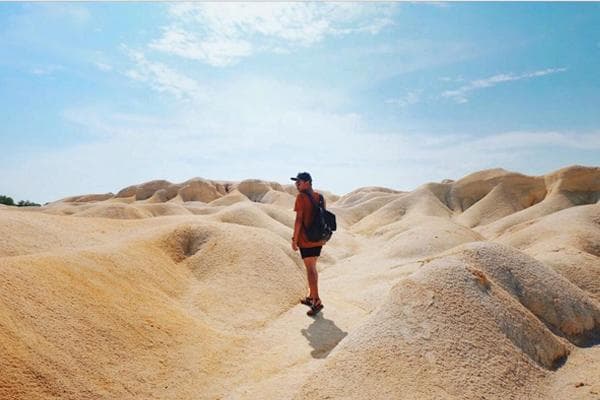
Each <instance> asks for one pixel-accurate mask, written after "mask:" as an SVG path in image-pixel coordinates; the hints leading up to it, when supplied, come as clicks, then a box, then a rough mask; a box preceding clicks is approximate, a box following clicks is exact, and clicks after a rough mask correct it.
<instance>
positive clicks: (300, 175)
mask: <svg viewBox="0 0 600 400" xmlns="http://www.w3.org/2000/svg"><path fill="white" fill-rule="evenodd" d="M290 179H291V180H293V181H307V182H312V178H311V176H310V174H309V173H308V172H298V175H296V177H295V178H290Z"/></svg>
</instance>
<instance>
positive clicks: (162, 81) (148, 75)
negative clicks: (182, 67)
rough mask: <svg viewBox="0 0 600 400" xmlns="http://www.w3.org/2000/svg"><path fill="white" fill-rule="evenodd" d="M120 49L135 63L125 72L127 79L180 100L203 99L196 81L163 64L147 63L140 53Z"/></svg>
mask: <svg viewBox="0 0 600 400" xmlns="http://www.w3.org/2000/svg"><path fill="white" fill-rule="evenodd" d="M121 48H122V49H123V50H124V51H125V53H126V54H127V55H128V56H129V57H130V58H131V59H132V60H133V61H134V63H135V66H134V67H133V68H131V69H129V70H127V71H126V72H125V75H126V76H128V77H129V78H131V79H133V80H136V81H139V82H144V83H146V84H148V85H150V87H151V88H152V89H154V90H156V91H158V92H161V93H169V94H171V95H173V96H175V97H176V98H178V99H181V100H187V99H200V98H202V97H203V91H202V88H201V87H200V84H199V83H198V82H197V81H196V80H194V79H192V78H190V77H188V76H186V75H184V74H182V73H180V72H178V71H176V70H174V69H172V68H170V67H169V66H167V65H165V64H163V63H159V62H152V61H149V60H148V59H146V56H145V54H144V53H143V52H141V51H137V50H132V49H129V48H128V47H127V46H125V45H122V46H121Z"/></svg>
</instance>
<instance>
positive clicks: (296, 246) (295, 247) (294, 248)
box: [292, 239, 298, 251]
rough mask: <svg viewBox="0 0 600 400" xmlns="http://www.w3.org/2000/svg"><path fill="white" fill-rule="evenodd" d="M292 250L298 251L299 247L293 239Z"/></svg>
mask: <svg viewBox="0 0 600 400" xmlns="http://www.w3.org/2000/svg"><path fill="white" fill-rule="evenodd" d="M292 250H294V251H298V245H297V244H296V242H294V240H293V239H292Z"/></svg>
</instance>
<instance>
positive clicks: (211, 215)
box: [0, 166, 600, 400]
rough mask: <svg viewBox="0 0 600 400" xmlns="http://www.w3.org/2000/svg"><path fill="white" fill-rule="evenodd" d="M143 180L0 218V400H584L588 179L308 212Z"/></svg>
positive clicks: (377, 197)
mask: <svg viewBox="0 0 600 400" xmlns="http://www.w3.org/2000/svg"><path fill="white" fill-rule="evenodd" d="M295 193H296V192H295V188H294V187H293V185H288V184H285V185H282V184H280V183H277V182H266V181H261V180H256V179H248V180H244V181H242V182H225V181H214V180H209V179H204V178H192V179H190V180H188V181H185V182H182V183H172V182H169V181H166V180H155V181H150V182H146V183H142V184H136V185H132V186H129V187H126V188H123V189H121V190H117V191H116V194H113V193H106V194H92V195H77V196H71V197H69V198H65V199H62V200H59V201H56V202H53V203H50V204H48V205H46V206H44V207H40V208H37V207H24V208H16V207H0V234H2V236H3V237H4V238H5V240H3V241H2V242H0V271H1V272H2V273H1V274H0V351H1V352H2V357H0V371H2V373H1V374H0V398H1V399H58V398H60V399H98V398H104V399H167V398H168V399H217V398H222V399H256V398H260V399H321V398H322V399H325V398H328V399H332V398H335V399H354V398H356V399H358V398H361V399H363V398H368V399H481V398H488V399H523V398H528V399H540V400H541V399H557V400H558V399H598V398H600V373H599V372H598V371H600V202H599V200H600V168H597V167H582V166H572V167H567V168H563V169H561V170H558V171H554V172H550V173H548V174H546V175H543V176H526V175H523V174H519V173H516V172H510V171H506V170H502V169H493V170H486V171H479V172H475V173H473V174H470V175H468V176H466V177H464V178H461V179H458V180H444V181H443V182H441V183H435V182H433V183H426V184H423V185H422V186H420V187H418V188H417V189H415V190H413V191H411V192H401V191H396V190H393V189H388V188H382V187H365V188H358V189H356V190H354V191H353V192H350V193H348V194H346V195H344V196H337V195H335V194H332V193H330V192H327V191H323V192H322V193H323V194H324V196H325V198H326V200H327V204H328V208H330V209H331V210H332V211H333V212H335V213H336V215H337V216H338V226H339V229H338V232H336V234H335V235H334V237H333V239H332V240H331V241H330V242H329V243H328V244H327V246H326V247H325V249H324V251H323V255H322V257H321V260H320V263H319V268H320V271H321V273H320V288H321V292H322V298H323V301H324V303H325V309H324V310H323V312H322V313H321V314H320V315H319V316H318V317H317V318H315V319H311V318H309V317H307V316H306V315H305V311H306V307H304V306H302V305H299V304H298V299H299V298H300V297H301V296H303V295H305V293H306V292H305V291H306V284H305V271H304V267H303V265H302V262H301V260H300V257H299V255H298V254H297V253H294V252H293V251H292V250H291V248H290V244H289V242H290V240H289V239H290V237H291V235H292V227H293V223H294V213H293V212H292V208H293V204H294V199H295Z"/></svg>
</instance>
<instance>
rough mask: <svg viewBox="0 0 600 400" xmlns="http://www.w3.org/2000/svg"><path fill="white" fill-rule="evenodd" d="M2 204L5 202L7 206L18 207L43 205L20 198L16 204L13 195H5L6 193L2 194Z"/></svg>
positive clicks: (0, 197) (0, 200)
mask: <svg viewBox="0 0 600 400" xmlns="http://www.w3.org/2000/svg"><path fill="white" fill-rule="evenodd" d="M0 204H5V205H7V206H17V207H29V206H35V207H40V206H41V204H38V203H34V202H32V201H29V200H19V202H18V203H16V204H15V201H14V200H13V199H12V197H8V196H4V195H0Z"/></svg>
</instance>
